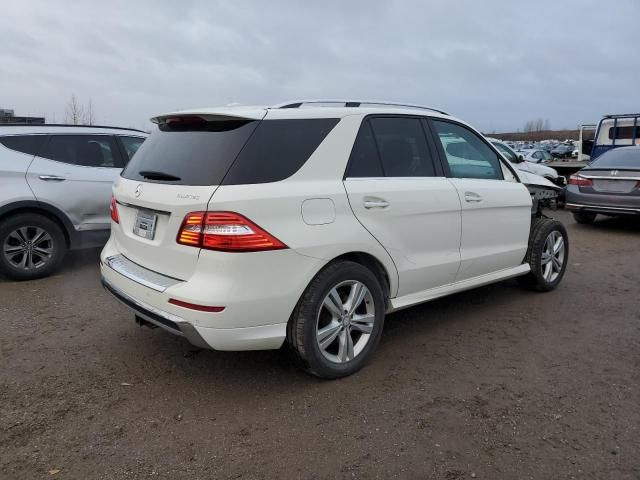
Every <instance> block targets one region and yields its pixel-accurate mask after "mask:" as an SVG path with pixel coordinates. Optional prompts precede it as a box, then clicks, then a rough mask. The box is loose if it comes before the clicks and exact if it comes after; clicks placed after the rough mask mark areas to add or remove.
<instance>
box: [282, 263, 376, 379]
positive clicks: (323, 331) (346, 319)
mask: <svg viewBox="0 0 640 480" xmlns="http://www.w3.org/2000/svg"><path fill="white" fill-rule="evenodd" d="M358 285H359V286H358ZM360 286H361V287H365V288H364V290H366V291H365V292H362V291H361V290H360ZM356 291H357V292H360V293H362V300H361V301H360V302H359V303H358V304H357V305H356V308H355V311H352V312H351V314H352V315H351V316H350V313H349V312H347V310H348V309H349V307H350V305H351V304H350V302H349V299H350V295H353V294H354V293H356ZM331 292H335V293H337V297H336V296H335V295H331ZM332 298H335V299H336V300H337V301H338V302H340V303H339V304H337V303H336V302H332V301H331V299H332ZM325 300H326V303H325ZM329 307H331V308H329ZM338 309H339V312H340V316H338V313H339V312H338ZM345 312H347V313H345ZM384 314H385V301H384V294H383V291H382V287H381V286H380V282H379V281H378V279H377V278H376V276H375V275H374V274H373V273H372V272H371V270H369V269H368V268H366V267H364V266H362V265H360V264H359V263H355V262H351V261H338V262H335V263H331V264H329V265H328V266H327V267H325V268H324V269H323V270H321V271H320V272H319V273H318V274H317V275H316V276H315V277H314V279H313V280H312V281H311V283H310V284H309V286H308V287H307V289H306V290H305V292H304V293H303V294H302V297H301V298H300V301H299V302H298V304H297V305H296V308H295V309H294V311H293V313H292V315H291V319H290V320H289V325H288V329H287V342H288V344H289V347H290V348H291V350H292V351H293V354H294V356H295V358H296V360H297V363H299V364H300V366H301V367H302V368H303V369H304V370H306V371H307V372H309V373H311V374H313V375H316V376H318V377H320V378H327V379H335V378H340V377H346V376H348V375H351V374H353V373H355V372H357V371H358V370H360V369H361V368H362V367H363V366H364V365H365V364H366V363H367V362H368V361H369V359H370V358H371V356H372V354H373V352H374V350H375V349H376V347H377V345H378V342H379V341H380V336H381V335H382V328H383V325H384ZM336 332H337V333H336ZM365 332H369V333H365ZM331 337H333V339H332V338H331ZM349 339H350V340H351V345H352V347H351V349H349V348H347V347H348V343H349ZM322 340H324V341H325V342H326V343H325V344H324V348H323V347H321V345H320V343H321V341H322ZM343 346H344V348H343ZM350 355H351V358H349V356H350Z"/></svg>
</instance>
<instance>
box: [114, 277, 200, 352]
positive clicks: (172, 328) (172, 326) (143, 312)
mask: <svg viewBox="0 0 640 480" xmlns="http://www.w3.org/2000/svg"><path fill="white" fill-rule="evenodd" d="M102 286H103V287H104V288H105V290H107V291H108V292H109V293H111V294H112V295H113V296H114V297H116V298H117V299H118V300H120V302H121V303H123V304H124V305H126V306H127V307H129V308H130V309H131V310H133V311H134V312H135V314H136V315H137V316H139V317H141V318H143V319H144V320H146V321H147V322H149V323H152V324H154V325H156V326H157V327H160V328H162V329H164V330H166V331H167V332H170V333H173V334H174V335H179V336H181V337H185V338H186V339H187V340H189V342H190V343H191V344H192V345H195V346H196V347H200V348H211V347H210V346H209V344H207V342H205V340H204V339H203V338H202V336H201V335H200V334H199V333H198V331H197V330H196V329H195V328H194V327H193V325H191V324H190V323H189V322H187V321H186V320H185V319H183V318H180V317H178V316H176V315H171V314H169V313H167V312H163V311H162V310H158V309H157V308H154V307H152V306H151V305H147V304H146V303H144V302H141V301H139V300H136V299H135V298H133V297H130V296H129V295H127V294H126V293H124V292H123V291H121V290H118V288H116V287H114V286H113V285H111V283H109V282H108V281H107V280H105V278H104V277H102Z"/></svg>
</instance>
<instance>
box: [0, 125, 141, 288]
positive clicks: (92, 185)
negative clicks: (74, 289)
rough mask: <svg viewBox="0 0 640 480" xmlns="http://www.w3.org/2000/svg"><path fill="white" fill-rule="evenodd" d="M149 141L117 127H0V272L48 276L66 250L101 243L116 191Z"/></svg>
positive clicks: (16, 276) (25, 277)
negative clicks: (120, 178)
mask: <svg viewBox="0 0 640 480" xmlns="http://www.w3.org/2000/svg"><path fill="white" fill-rule="evenodd" d="M145 138H146V133H145V132H142V131H139V130H134V129H125V128H114V127H93V126H91V127H90V126H66V125H37V126H36V125H30V126H26V125H2V126H0V273H2V274H4V275H6V276H8V277H10V278H13V279H16V280H29V279H34V278H39V277H44V276H47V275H49V274H51V272H53V271H54V270H55V269H56V267H58V266H59V265H60V262H61V261H62V259H63V257H64V255H65V253H66V251H67V250H68V249H77V248H87V247H97V246H100V245H101V244H103V243H104V242H105V241H106V240H107V238H108V236H109V228H110V214H109V199H110V197H111V184H112V183H113V181H114V180H115V179H116V178H117V177H118V176H119V174H120V171H121V170H122V168H123V167H124V166H125V165H126V164H127V163H128V161H129V159H130V158H131V157H132V156H133V154H134V153H135V151H136V150H137V149H138V148H139V147H140V145H141V144H142V142H144V140H145Z"/></svg>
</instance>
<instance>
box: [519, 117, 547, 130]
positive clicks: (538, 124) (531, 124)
mask: <svg viewBox="0 0 640 480" xmlns="http://www.w3.org/2000/svg"><path fill="white" fill-rule="evenodd" d="M545 130H549V120H543V119H542V118H536V119H535V120H528V121H527V123H525V124H524V131H525V132H526V133H531V132H543V131H545Z"/></svg>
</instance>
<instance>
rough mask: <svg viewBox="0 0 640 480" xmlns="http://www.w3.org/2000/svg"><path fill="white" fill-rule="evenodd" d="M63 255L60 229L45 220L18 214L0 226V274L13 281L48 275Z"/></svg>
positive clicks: (62, 240) (37, 216)
mask: <svg viewBox="0 0 640 480" xmlns="http://www.w3.org/2000/svg"><path fill="white" fill-rule="evenodd" d="M34 241H35V243H34ZM20 248H21V250H19V249H20ZM66 251H67V244H66V240H65V236H64V233H63V232H62V228H60V226H59V225H58V224H57V223H56V222H54V221H53V220H50V219H48V218H47V217H45V216H42V215H38V214H36V213H21V214H18V215H15V216H12V217H9V218H7V219H5V220H4V221H3V222H2V224H0V273H2V274H4V275H5V276H7V277H9V278H11V279H13V280H34V279H36V278H42V277H46V276H49V275H51V274H52V273H53V272H54V271H55V270H56V269H57V268H58V267H59V266H60V263H61V262H62V259H63V258H64V255H65V253H66Z"/></svg>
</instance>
